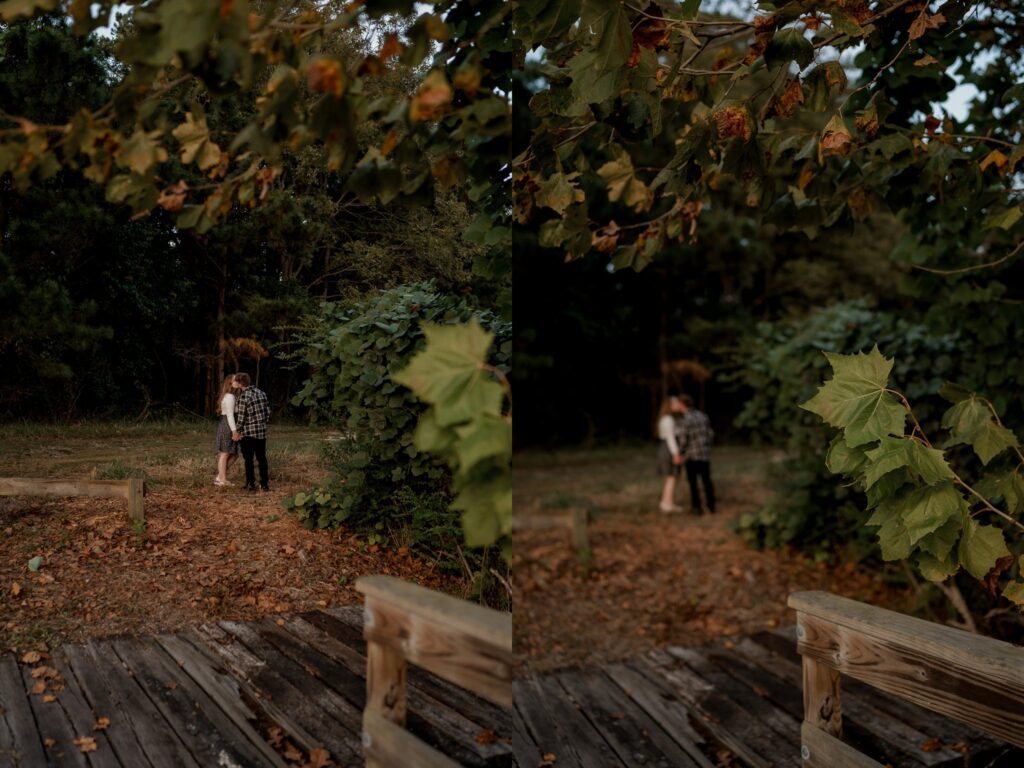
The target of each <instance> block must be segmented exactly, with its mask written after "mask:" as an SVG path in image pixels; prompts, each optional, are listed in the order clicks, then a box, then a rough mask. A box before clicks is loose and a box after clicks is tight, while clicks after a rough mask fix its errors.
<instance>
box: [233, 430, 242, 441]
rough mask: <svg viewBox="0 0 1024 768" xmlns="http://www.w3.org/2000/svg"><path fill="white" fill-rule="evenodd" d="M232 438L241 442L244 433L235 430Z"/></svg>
mask: <svg viewBox="0 0 1024 768" xmlns="http://www.w3.org/2000/svg"><path fill="white" fill-rule="evenodd" d="M231 439H232V440H234V441H235V442H236V443H237V442H240V441H241V440H242V435H241V434H240V433H239V432H238V431H237V430H236V431H235V432H232V433H231Z"/></svg>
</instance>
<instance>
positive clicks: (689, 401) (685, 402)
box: [679, 395, 693, 408]
mask: <svg viewBox="0 0 1024 768" xmlns="http://www.w3.org/2000/svg"><path fill="white" fill-rule="evenodd" d="M679 399H680V400H682V401H683V405H685V406H686V407H687V408H693V398H692V397H690V396H689V395H680V396H679Z"/></svg>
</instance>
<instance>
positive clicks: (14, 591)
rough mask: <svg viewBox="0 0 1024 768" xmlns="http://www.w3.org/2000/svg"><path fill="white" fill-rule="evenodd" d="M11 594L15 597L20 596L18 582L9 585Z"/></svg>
mask: <svg viewBox="0 0 1024 768" xmlns="http://www.w3.org/2000/svg"><path fill="white" fill-rule="evenodd" d="M11 594H12V595H14V596H15V597H17V596H18V595H20V594H21V584H19V583H18V582H14V583H13V584H11Z"/></svg>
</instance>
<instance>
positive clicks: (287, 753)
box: [283, 742, 302, 760]
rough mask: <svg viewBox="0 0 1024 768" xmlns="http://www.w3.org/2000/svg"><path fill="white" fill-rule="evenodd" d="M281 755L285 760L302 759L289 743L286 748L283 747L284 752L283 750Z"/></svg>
mask: <svg viewBox="0 0 1024 768" xmlns="http://www.w3.org/2000/svg"><path fill="white" fill-rule="evenodd" d="M283 754H284V757H285V759H286V760H301V759H302V753H301V752H299V750H298V749H296V748H295V745H294V744H292V743H291V742H289V743H288V746H287V747H285V750H284V753H283Z"/></svg>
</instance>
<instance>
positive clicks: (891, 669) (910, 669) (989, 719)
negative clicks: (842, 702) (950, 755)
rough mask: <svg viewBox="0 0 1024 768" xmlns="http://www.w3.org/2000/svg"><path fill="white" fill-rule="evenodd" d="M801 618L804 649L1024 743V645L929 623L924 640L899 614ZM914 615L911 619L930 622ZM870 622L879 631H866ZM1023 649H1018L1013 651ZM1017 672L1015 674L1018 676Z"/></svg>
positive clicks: (892, 690) (848, 672)
mask: <svg viewBox="0 0 1024 768" xmlns="http://www.w3.org/2000/svg"><path fill="white" fill-rule="evenodd" d="M849 602H851V603H852V602H853V601H849ZM854 605H859V604H857V603H854ZM866 607H870V606H866ZM888 613H891V612H888ZM891 615H893V616H898V615H899V614H891ZM903 618H909V617H903ZM799 621H800V624H799V626H800V628H801V629H800V630H798V631H801V630H802V634H801V637H800V640H799V643H798V649H799V651H800V653H801V654H803V655H804V656H808V657H810V658H812V659H814V660H816V661H818V662H820V663H822V664H826V665H828V666H831V667H833V668H835V669H836V670H838V671H839V672H841V673H842V674H844V675H849V676H850V677H853V678H855V679H857V680H862V681H863V682H866V683H869V684H871V685H873V686H875V687H877V688H880V689H881V690H883V691H888V692H890V693H894V694H896V695H897V696H901V697H902V698H905V699H908V700H909V701H913V702H914V703H916V704H919V705H921V706H922V707H925V708H927V709H931V710H933V711H935V712H940V713H942V714H944V715H946V716H948V717H952V718H954V719H957V720H960V721H962V722H965V723H969V724H971V725H973V726H975V727H976V728H979V729H980V730H983V731H986V732H988V733H991V734H993V735H995V736H998V737H999V738H1002V739H1005V740H1006V741H1008V742H1010V743H1011V744H1015V745H1016V746H1019V747H1024V649H1014V648H1013V647H1012V646H1009V645H1008V644H1005V643H998V641H993V640H990V639H988V638H977V637H975V636H973V635H969V634H968V633H966V632H960V631H957V630H955V629H952V628H949V627H938V626H936V627H935V629H938V630H949V632H952V633H953V634H952V636H950V635H949V634H947V633H946V632H944V631H943V632H940V633H936V632H934V631H932V630H928V632H930V633H931V634H930V636H928V632H926V631H925V630H923V629H922V633H923V636H922V637H921V638H920V642H917V641H916V639H915V638H914V637H913V636H912V635H909V634H905V633H906V632H909V631H910V630H909V629H908V628H907V627H906V626H901V623H900V622H898V621H896V622H894V625H895V626H894V629H893V630H891V631H890V630H888V629H886V628H884V627H883V628H879V627H875V626H869V625H867V624H866V623H865V622H863V621H860V620H859V619H858V620H857V621H854V622H851V623H854V624H857V626H848V625H846V624H836V623H834V622H833V621H832V620H831V619H828V620H826V619H821V618H819V617H817V616H811V615H809V614H799ZM913 621H914V622H915V624H913V625H911V626H917V625H918V624H924V625H930V624H931V622H919V621H918V620H913ZM865 628H867V631H870V632H874V633H875V634H874V635H871V634H867V633H866V632H865ZM961 638H963V639H964V640H968V641H970V642H967V643H966V646H967V647H966V648H965V649H959V648H955V647H951V645H950V646H948V647H940V646H939V639H942V641H943V642H946V643H950V644H952V643H954V642H957V641H958V640H959V639H961ZM984 639H988V640H989V641H990V642H992V643H997V645H1007V649H992V648H991V646H989V645H988V644H987V643H978V642H974V641H977V640H984ZM972 648H977V649H985V650H986V652H987V656H986V657H985V659H984V660H985V661H987V662H991V666H988V665H987V664H984V663H982V664H979V663H978V660H977V659H969V658H968V657H967V656H965V655H964V653H970V652H971V649H972ZM1016 651H1019V654H1017V653H1012V652H1016ZM1018 658H1019V661H1020V664H1019V665H1018V666H1016V667H1014V665H1013V661H1014V660H1015V659H1018ZM1014 673H1015V675H1016V679H1012V678H1013V676H1014Z"/></svg>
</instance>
